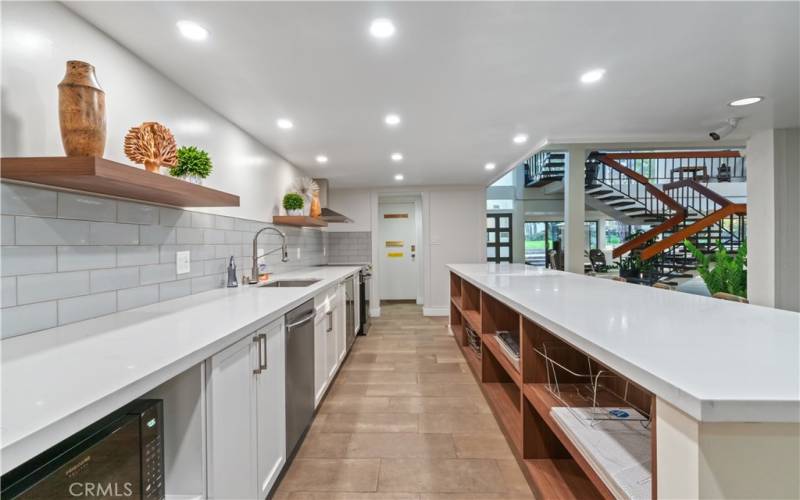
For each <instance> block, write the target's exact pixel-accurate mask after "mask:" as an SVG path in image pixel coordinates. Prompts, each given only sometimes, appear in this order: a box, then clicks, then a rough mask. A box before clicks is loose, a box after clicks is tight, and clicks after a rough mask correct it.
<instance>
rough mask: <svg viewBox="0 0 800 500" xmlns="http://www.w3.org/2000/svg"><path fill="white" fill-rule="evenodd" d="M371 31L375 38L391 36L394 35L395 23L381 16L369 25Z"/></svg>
mask: <svg viewBox="0 0 800 500" xmlns="http://www.w3.org/2000/svg"><path fill="white" fill-rule="evenodd" d="M369 32H370V34H371V35H372V36H374V37H375V38H389V37H390V36H392V35H394V32H395V29H394V23H393V22H392V20H391V19H386V18H383V17H382V18H379V19H375V20H373V21H372V24H370V25H369Z"/></svg>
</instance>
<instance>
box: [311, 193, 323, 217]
mask: <svg viewBox="0 0 800 500" xmlns="http://www.w3.org/2000/svg"><path fill="white" fill-rule="evenodd" d="M310 215H311V217H319V216H320V215H322V208H321V207H320V204H319V192H318V191H317V192H315V193H314V196H312V197H311V214H310Z"/></svg>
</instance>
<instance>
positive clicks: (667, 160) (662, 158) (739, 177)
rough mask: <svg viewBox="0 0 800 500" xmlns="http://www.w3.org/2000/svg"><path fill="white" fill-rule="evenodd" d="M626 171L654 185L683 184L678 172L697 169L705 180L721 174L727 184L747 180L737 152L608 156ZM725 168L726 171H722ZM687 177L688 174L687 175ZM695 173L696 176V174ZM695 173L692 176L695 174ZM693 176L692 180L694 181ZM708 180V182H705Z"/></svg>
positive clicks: (687, 152) (620, 154)
mask: <svg viewBox="0 0 800 500" xmlns="http://www.w3.org/2000/svg"><path fill="white" fill-rule="evenodd" d="M608 154H610V155H612V156H613V158H614V159H615V160H617V161H619V162H620V163H621V164H622V165H624V166H625V167H627V168H629V169H631V170H633V171H635V172H637V173H640V174H642V175H643V176H644V177H646V178H647V179H648V180H649V181H650V182H652V183H654V184H666V183H671V182H674V181H675V180H676V179H677V180H682V179H683V176H682V173H683V172H681V169H691V168H698V169H699V170H698V172H701V173H703V174H704V175H706V176H707V177H708V179H720V177H721V176H720V173H721V172H720V170H722V174H723V176H722V177H723V178H724V179H725V180H727V181H744V180H745V179H746V178H747V168H746V166H745V158H744V157H743V156H742V155H741V153H740V152H739V151H736V150H724V151H720V150H716V151H715V150H711V151H661V152H617V153H608ZM722 165H725V168H722ZM686 173H687V174H688V171H687V172H686ZM696 173H697V172H696ZM696 173H695V174H696ZM695 174H693V175H692V176H691V177H694V176H695ZM708 179H707V180H708Z"/></svg>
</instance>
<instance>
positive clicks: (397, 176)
mask: <svg viewBox="0 0 800 500" xmlns="http://www.w3.org/2000/svg"><path fill="white" fill-rule="evenodd" d="M403 179H405V177H403V174H397V175H395V176H394V180H396V181H402V180H403Z"/></svg>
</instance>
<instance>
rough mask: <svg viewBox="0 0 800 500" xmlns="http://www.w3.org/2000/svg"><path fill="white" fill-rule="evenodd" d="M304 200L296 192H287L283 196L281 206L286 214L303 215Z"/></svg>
mask: <svg viewBox="0 0 800 500" xmlns="http://www.w3.org/2000/svg"><path fill="white" fill-rule="evenodd" d="M305 203H306V202H305V200H304V199H303V197H302V196H300V195H299V194H297V193H288V194H287V195H286V196H284V197H283V208H284V209H285V210H286V214H287V215H303V205H305Z"/></svg>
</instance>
